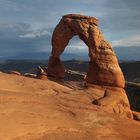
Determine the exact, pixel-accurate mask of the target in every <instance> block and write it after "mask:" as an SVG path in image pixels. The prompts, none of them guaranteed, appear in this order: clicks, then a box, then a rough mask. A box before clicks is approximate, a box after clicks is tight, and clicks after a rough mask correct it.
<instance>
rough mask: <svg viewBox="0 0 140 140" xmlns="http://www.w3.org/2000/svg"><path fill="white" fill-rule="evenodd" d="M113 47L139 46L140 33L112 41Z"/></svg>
mask: <svg viewBox="0 0 140 140" xmlns="http://www.w3.org/2000/svg"><path fill="white" fill-rule="evenodd" d="M112 44H113V46H114V47H140V35H135V36H130V37H128V38H124V39H120V40H114V41H112Z"/></svg>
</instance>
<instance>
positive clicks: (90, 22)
mask: <svg viewBox="0 0 140 140" xmlns="http://www.w3.org/2000/svg"><path fill="white" fill-rule="evenodd" d="M74 35H78V36H79V38H80V39H81V40H82V41H84V43H85V44H86V45H87V46H88V49H89V57H90V62H89V68H88V72H87V78H86V81H87V82H88V83H92V84H100V85H105V86H116V87H124V85H125V82H124V81H125V80H124V76H123V73H122V71H121V69H120V67H119V64H118V60H117V58H116V55H115V53H114V51H113V49H112V47H111V45H110V44H109V43H108V42H107V41H105V39H104V37H103V35H102V33H101V32H100V30H99V29H98V20H97V19H96V18H94V17H89V16H82V15H77V14H70V15H65V16H63V18H62V19H61V21H60V22H59V24H58V25H57V26H56V28H55V30H54V32H53V35H52V56H51V57H50V60H49V64H48V74H49V75H50V76H53V77H56V78H63V77H64V66H63V64H62V63H61V61H60V58H59V56H60V55H61V54H62V53H63V51H64V49H65V47H66V46H67V45H68V43H69V40H70V39H71V38H72V37H73V36H74Z"/></svg>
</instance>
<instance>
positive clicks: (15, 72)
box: [8, 70, 22, 75]
mask: <svg viewBox="0 0 140 140" xmlns="http://www.w3.org/2000/svg"><path fill="white" fill-rule="evenodd" d="M8 73H9V74H14V75H22V74H21V73H20V72H18V71H15V70H12V71H9V72H8Z"/></svg>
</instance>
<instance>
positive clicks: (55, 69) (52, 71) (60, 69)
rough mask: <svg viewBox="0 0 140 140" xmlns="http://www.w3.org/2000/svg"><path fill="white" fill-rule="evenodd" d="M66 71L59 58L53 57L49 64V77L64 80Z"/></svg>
mask: <svg viewBox="0 0 140 140" xmlns="http://www.w3.org/2000/svg"><path fill="white" fill-rule="evenodd" d="M64 75H65V70H64V66H63V64H62V63H61V61H60V58H59V57H54V56H51V57H50V60H49V64H48V76H52V77H55V78H57V79H59V78H60V79H61V78H64Z"/></svg>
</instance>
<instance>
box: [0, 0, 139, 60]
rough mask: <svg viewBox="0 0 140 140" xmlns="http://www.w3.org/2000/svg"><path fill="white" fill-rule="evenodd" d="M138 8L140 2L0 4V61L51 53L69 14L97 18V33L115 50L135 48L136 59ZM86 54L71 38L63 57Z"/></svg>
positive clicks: (13, 0)
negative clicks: (54, 34) (57, 32)
mask: <svg viewBox="0 0 140 140" xmlns="http://www.w3.org/2000/svg"><path fill="white" fill-rule="evenodd" d="M139 6H140V0H0V59H1V58H13V57H14V56H18V58H20V56H23V57H24V58H26V57H27V56H28V57H30V56H34V57H36V58H40V57H41V56H40V55H39V54H41V53H47V54H48V53H50V52H51V36H52V32H53V30H54V28H55V26H56V25H57V24H58V22H59V21H60V19H61V17H62V16H63V15H65V14H70V13H78V14H84V15H89V16H93V17H97V18H98V19H99V28H100V30H101V31H102V33H103V34H104V36H105V38H106V40H108V41H109V42H111V44H112V46H113V47H114V48H124V47H126V48H131V51H132V52H133V48H134V51H135V53H136V55H138V51H137V50H140V8H139ZM120 50H121V49H120ZM87 51H88V50H87V47H86V46H85V44H84V43H83V42H82V41H81V40H80V39H78V37H74V38H73V39H72V40H71V41H70V43H69V45H68V47H67V48H66V50H65V53H73V54H85V55H87ZM118 52H119V51H118ZM130 53H131V52H130ZM37 54H38V55H37ZM139 54H140V52H139ZM122 55H125V53H123V54H122ZM127 55H128V56H127V57H129V53H128V52H127ZM134 55H135V54H134ZM138 59H139V58H138Z"/></svg>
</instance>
